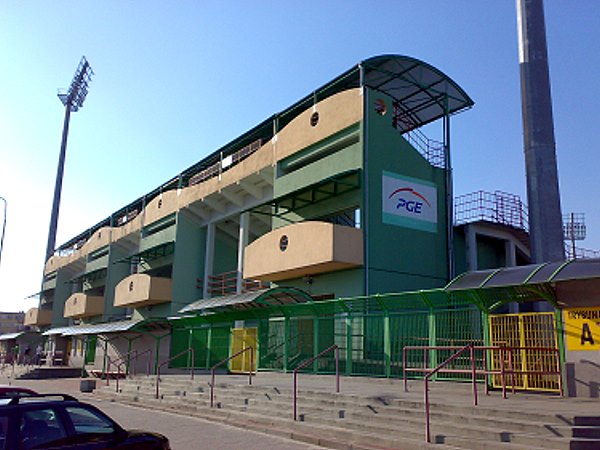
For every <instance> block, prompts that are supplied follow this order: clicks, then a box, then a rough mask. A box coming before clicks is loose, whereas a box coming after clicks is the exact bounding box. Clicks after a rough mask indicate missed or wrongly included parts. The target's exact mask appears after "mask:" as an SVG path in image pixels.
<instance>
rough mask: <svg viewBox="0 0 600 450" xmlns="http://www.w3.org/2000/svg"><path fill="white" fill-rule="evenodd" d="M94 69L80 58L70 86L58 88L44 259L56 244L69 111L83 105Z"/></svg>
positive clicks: (48, 256) (50, 253)
mask: <svg viewBox="0 0 600 450" xmlns="http://www.w3.org/2000/svg"><path fill="white" fill-rule="evenodd" d="M93 74H94V71H93V70H92V67H91V66H90V64H89V63H88V62H87V60H86V59H85V56H83V57H82V58H81V61H80V62H79V66H78V67H77V70H76V71H75V75H74V76H73V81H71V86H69V89H68V90H66V91H61V90H59V92H58V98H59V99H60V101H61V102H62V104H63V105H65V120H64V123H63V133H62V140H61V143H60V155H59V157H58V168H57V169H56V184H55V185H54V200H53V202H52V214H51V216H50V227H49V228H48V245H47V246H46V261H47V260H48V258H50V256H52V254H53V253H54V246H55V244H56V228H57V226H58V210H59V207H60V194H61V191H62V179H63V172H64V166H65V154H66V152H67V136H68V135H69V119H70V118H71V111H73V112H76V111H78V110H79V108H81V107H82V106H83V102H84V101H85V97H86V96H87V93H88V84H89V82H90V81H91V80H92V75H93Z"/></svg>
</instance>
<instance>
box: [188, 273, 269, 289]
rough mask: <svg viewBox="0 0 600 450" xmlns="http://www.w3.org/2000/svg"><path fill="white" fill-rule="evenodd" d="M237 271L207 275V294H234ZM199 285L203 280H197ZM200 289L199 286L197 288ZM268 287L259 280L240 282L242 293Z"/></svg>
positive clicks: (267, 284)
mask: <svg viewBox="0 0 600 450" xmlns="http://www.w3.org/2000/svg"><path fill="white" fill-rule="evenodd" d="M237 277H238V272H237V270H232V271H229V272H223V273H219V274H216V275H209V276H208V281H207V284H208V286H207V288H208V292H209V293H210V294H211V295H227V294H235V293H236V291H237ZM198 282H199V284H203V283H204V280H203V279H198ZM199 287H200V286H199ZM268 287H270V283H268V282H264V281H260V280H249V279H243V280H242V292H250V291H256V290H258V289H265V288H268Z"/></svg>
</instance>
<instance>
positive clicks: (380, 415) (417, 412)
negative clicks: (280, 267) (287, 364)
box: [122, 386, 564, 434]
mask: <svg viewBox="0 0 600 450" xmlns="http://www.w3.org/2000/svg"><path fill="white" fill-rule="evenodd" d="M176 388H177V389H175V388H173V389H162V390H161V392H162V393H163V394H162V395H163V396H172V395H174V396H177V395H188V396H189V397H190V398H195V399H197V398H199V397H201V396H203V395H206V396H208V395H209V389H205V388H204V387H202V386H186V388H187V389H190V388H192V389H196V390H194V391H192V392H190V391H189V390H187V391H186V390H183V389H182V387H181V386H176ZM236 391H237V392H231V390H230V389H225V388H224V387H222V388H221V389H219V390H218V391H217V390H216V392H217V393H216V395H215V400H216V402H220V403H222V404H223V405H226V404H233V405H236V404H242V403H244V404H246V405H248V406H250V405H260V404H261V403H263V402H265V403H268V404H270V407H276V408H278V409H282V410H285V409H287V408H289V409H291V405H292V399H291V395H286V394H285V393H281V392H280V391H277V392H275V391H273V390H265V389H262V390H260V389H255V390H252V389H244V391H243V395H240V394H239V393H238V392H239V389H236ZM260 391H264V392H265V393H264V397H261V396H260ZM122 392H124V393H125V392H135V393H136V394H138V395H139V396H144V395H148V396H153V395H154V388H152V389H148V390H146V389H140V388H139V387H136V386H124V387H123V390H122ZM257 394H259V395H258V396H257ZM324 397H326V398H324ZM369 400H370V399H362V398H355V399H354V398H353V399H348V398H347V397H346V396H343V395H331V396H323V395H322V393H305V395H304V396H302V397H301V398H300V400H299V411H303V410H305V409H311V408H312V409H313V410H314V409H317V410H319V411H320V410H329V411H333V413H334V414H337V413H338V411H340V410H342V411H344V412H345V413H346V414H348V415H350V414H354V415H355V416H360V418H361V420H379V421H385V420H387V421H390V422H393V421H397V420H398V419H399V416H401V417H402V419H403V420H408V419H410V418H411V417H415V418H416V420H418V421H421V422H422V420H423V405H422V404H419V403H415V402H408V404H406V402H403V403H399V402H378V401H377V399H375V401H369ZM371 400H372V399H371ZM395 405H397V406H395ZM436 406H437V405H433V406H432V418H434V419H437V420H443V419H445V418H449V419H453V418H454V417H456V416H457V415H459V414H460V415H462V422H465V423H469V424H473V425H479V426H492V427H497V426H498V425H507V426H510V425H511V424H512V429H513V431H519V432H533V431H535V429H537V428H538V427H540V426H542V425H543V426H553V427H554V428H557V427H560V426H563V425H564V422H562V421H560V420H559V419H556V418H554V417H552V416H550V418H551V419H555V420H552V421H551V423H548V422H543V420H544V419H548V418H549V417H548V415H541V414H539V415H525V414H524V415H523V416H522V417H520V418H519V419H520V421H518V422H517V421H515V418H516V417H511V418H510V419H507V418H504V417H503V415H504V414H503V413H502V414H500V416H499V415H498V414H497V412H496V411H494V410H486V409H484V408H482V407H478V408H462V409H457V408H450V409H449V412H445V411H444V410H445V409H446V410H448V408H437V407H436ZM443 406H445V405H443ZM257 407H258V406H257ZM440 409H441V410H440ZM525 420H526V421H525ZM532 423H533V424H532ZM555 434H556V433H555Z"/></svg>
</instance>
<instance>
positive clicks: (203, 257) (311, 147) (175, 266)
mask: <svg viewBox="0 0 600 450" xmlns="http://www.w3.org/2000/svg"><path fill="white" fill-rule="evenodd" d="M472 106H473V101H472V100H471V99H470V98H469V96H468V95H467V94H466V93H465V91H464V90H463V89H461V88H460V86H459V85H458V84H457V83H455V82H454V81H453V80H452V79H450V78H449V77H448V76H447V75H445V74H444V73H443V72H442V71H440V70H439V69H437V68H435V67H432V66H431V65H429V64H427V63H425V62H422V61H419V60H417V59H414V58H410V57H405V56H394V55H386V56H379V57H374V58H370V59H367V60H365V61H363V62H361V63H360V64H358V65H356V66H355V67H353V68H351V69H350V70H348V71H346V72H344V73H343V74H341V75H340V76H338V77H336V78H335V79H334V80H332V81H331V82H329V83H327V84H325V85H324V86H322V87H320V88H318V89H316V90H315V91H314V92H312V93H310V94H309V95H307V96H306V97H304V98H303V99H301V100H299V101H298V102H296V103H295V104H293V105H291V106H290V107H289V108H287V109H286V110H284V111H282V112H280V113H278V114H275V115H273V116H272V117H269V118H268V119H266V120H265V121H263V122H262V123H260V124H258V125H257V126H256V127H254V128H252V129H251V130H249V131H247V132H246V133H244V134H243V135H241V136H240V137H238V138H237V139H235V140H233V141H232V142H230V143H228V144H227V145H224V146H223V147H222V148H220V149H218V150H217V151H215V152H213V153H212V154H211V155H209V156H208V157H206V158H204V159H203V160H202V161H200V162H198V163H197V164H195V165H193V166H192V167H189V168H188V169H186V170H184V171H182V172H181V173H180V174H178V175H177V176H175V177H173V178H172V179H170V180H169V181H167V182H166V183H164V184H163V185H162V186H159V187H158V188H156V189H154V190H153V191H151V192H149V193H148V194H146V195H144V196H143V197H141V198H139V199H137V200H135V201H134V202H132V203H130V204H129V205H127V206H125V207H124V208H122V209H120V210H119V211H116V212H114V213H113V214H112V215H111V216H110V217H108V218H106V219H105V220H103V221H102V222H100V223H98V224H96V225H95V226H93V227H91V228H90V229H88V230H85V231H83V232H82V233H81V234H80V235H78V236H76V237H74V238H73V239H71V240H70V241H69V242H67V243H65V244H63V245H62V246H60V247H59V248H57V249H56V251H55V254H54V255H53V256H52V257H50V259H49V260H48V261H47V262H46V265H45V270H44V281H43V285H42V289H41V292H40V293H39V306H38V307H37V308H33V309H31V310H29V311H27V313H26V317H25V324H26V325H30V326H35V327H38V328H39V330H40V332H41V333H42V335H43V336H44V337H45V338H46V340H47V342H46V351H47V352H48V353H49V354H51V355H53V357H52V358H47V361H48V363H50V362H51V361H53V360H55V361H56V360H58V361H61V362H66V363H67V364H69V365H71V366H76V367H78V366H81V367H83V368H86V369H88V370H90V371H91V370H96V371H98V370H113V369H114V367H111V361H112V362H114V361H115V360H119V359H120V360H121V362H123V361H126V369H125V370H134V369H135V368H136V367H137V366H139V367H140V368H141V367H144V366H145V365H146V364H148V362H150V364H151V366H153V367H154V368H156V366H157V365H158V364H159V362H162V361H166V360H167V359H168V358H173V359H172V360H171V362H170V367H171V368H172V369H173V370H175V369H177V368H185V367H190V366H191V365H193V366H194V367H198V368H210V367H211V366H212V365H213V364H215V363H216V362H218V361H220V360H222V359H223V358H227V357H228V356H229V355H232V354H235V353H236V352H237V351H239V350H243V349H244V348H247V347H252V350H251V351H252V352H253V354H254V358H253V361H254V362H253V364H254V366H255V367H253V369H258V370H282V371H287V370H291V369H293V368H294V367H295V366H297V365H298V364H299V363H300V362H302V361H303V360H305V359H307V358H309V357H312V356H313V355H316V354H318V353H320V352H321V351H322V350H324V349H327V348H329V347H330V346H332V345H337V346H338V348H339V349H340V350H341V364H342V370H343V371H344V373H346V374H356V375H372V376H399V375H400V374H401V373H402V370H403V364H405V362H403V350H402V349H403V348H404V347H405V346H423V345H429V346H440V345H446V346H463V345H466V344H468V343H472V344H475V345H481V346H483V345H509V346H514V347H523V346H524V345H527V346H537V347H552V348H553V349H555V350H556V351H553V352H548V353H544V352H541V353H540V352H538V353H535V352H532V353H526V352H525V353H523V352H521V353H520V355H521V356H520V358H521V359H519V364H521V365H527V364H528V361H529V363H531V364H533V362H534V363H535V364H537V366H536V367H541V369H539V370H537V369H536V370H537V372H539V373H537V372H536V373H535V374H533V373H532V374H530V375H529V376H522V377H520V378H519V383H520V385H519V387H520V388H524V389H535V390H557V389H558V388H559V385H560V383H559V382H558V380H557V377H554V378H553V377H551V376H547V374H545V373H544V370H547V371H548V372H551V371H552V370H554V368H556V367H558V366H560V367H564V363H565V362H569V359H568V354H569V352H567V351H566V348H565V340H564V339H565V335H564V334H563V333H562V329H563V322H564V321H563V315H562V312H561V310H560V308H564V307H565V305H570V306H573V304H572V302H570V300H571V297H573V298H575V297H576V298H577V299H578V301H579V304H577V305H575V306H578V307H588V306H589V305H593V304H594V299H593V295H589V296H588V297H589V298H588V297H586V295H583V294H582V292H583V291H586V290H587V289H592V290H593V289H595V285H593V284H594V280H595V276H596V275H598V274H600V270H598V264H597V263H594V261H593V260H590V261H587V262H586V263H584V262H582V261H574V262H567V263H552V264H549V265H548V264H540V265H528V264H529V263H530V253H529V240H528V233H527V223H526V215H525V213H524V208H523V205H522V203H521V201H520V200H519V199H518V197H515V196H511V195H509V194H505V193H502V192H496V193H493V194H487V193H482V192H480V193H475V194H470V195H467V196H462V197H459V198H458V199H457V200H456V203H455V202H454V201H453V193H452V177H451V174H452V171H451V167H450V161H451V158H450V155H451V126H450V125H451V117H452V116H453V115H455V114H458V113H460V112H463V111H465V110H467V109H469V108H470V107H472ZM424 129H426V130H427V132H428V134H429V133H430V132H433V133H437V134H439V135H440V136H441V138H439V139H438V140H433V139H430V138H428V137H426V135H425V134H424V133H423V130H424ZM502 268H503V269H502ZM590 268H591V269H590ZM597 270H598V273H596V271H597ZM569 271H570V272H569ZM465 272H466V274H465V275H461V274H463V273H465ZM581 272H583V273H584V275H583V277H584V278H586V280H587V281H586V282H587V283H588V284H585V286H584V285H583V284H582V283H575V284H576V286H575V287H573V286H574V285H573V283H572V282H571V281H569V280H572V278H573V277H572V275H573V273H577V274H580V273H581ZM567 285H568V286H567ZM557 286H565V289H562V290H561V292H560V296H559V295H558V294H557V289H556V287H557ZM573 289H574V290H575V291H577V294H574V293H573V292H574V291H573ZM586 292H587V291H586ZM561 301H562V303H561ZM596 304H597V301H596ZM548 305H550V306H549V307H548ZM543 311H550V312H543ZM548 330H549V331H548ZM599 338H600V337H599ZM190 349H193V350H194V351H193V352H191V351H190ZM448 352H450V350H448V351H432V352H430V354H429V358H431V361H429V362H430V363H431V364H432V365H433V366H435V364H437V363H438V362H439V361H441V360H443V359H444V358H445V357H447V356H448V355H449V354H451V353H448ZM578 355H579V354H578V353H577V352H574V353H572V358H571V359H572V361H571V362H572V363H573V364H578V362H577V361H578V360H577V357H579V356H578ZM422 358H423V353H422V352H420V353H419V354H418V355H412V356H411V359H410V362H411V363H415V364H423V360H422ZM573 358H574V359H573ZM490 361H491V360H490ZM532 361H533V362H532ZM332 364H333V356H332V355H327V356H325V357H324V358H323V359H322V360H320V363H318V364H315V365H313V366H311V370H312V371H314V372H319V373H329V372H331V371H332V370H333V369H332ZM489 364H494V362H493V361H491V362H490V363H489ZM561 364H562V366H561ZM112 365H113V366H114V365H115V364H112ZM230 369H231V370H232V371H247V370H248V369H250V360H249V358H248V352H246V353H244V354H243V355H241V356H240V357H239V358H237V359H234V360H232V362H231V366H230ZM139 370H141V369H139ZM561 370H562V369H561ZM449 376H450V377H451V375H449ZM458 377H459V378H460V376H458Z"/></svg>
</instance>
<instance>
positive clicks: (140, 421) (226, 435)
mask: <svg viewBox="0 0 600 450" xmlns="http://www.w3.org/2000/svg"><path fill="white" fill-rule="evenodd" d="M168 376H172V377H186V378H187V377H189V375H168ZM7 381H8V380H7V379H6V377H3V376H2V373H0V383H6V382H7ZM196 381H197V382H199V383H201V384H206V385H208V383H209V381H210V376H209V375H208V374H206V373H200V374H197V375H196ZM216 381H217V387H216V389H217V390H218V388H219V383H220V382H225V381H227V383H240V384H241V383H243V384H246V383H248V377H247V376H242V375H218V376H217V380H216ZM79 383H80V380H79V379H62V380H61V379H54V380H39V381H38V380H18V381H17V383H15V384H19V385H23V386H28V387H32V388H33V389H36V390H38V391H40V392H66V393H72V394H75V395H76V396H77V397H81V398H85V399H86V400H87V401H90V402H92V403H95V404H97V405H98V406H99V407H100V408H101V409H103V410H104V411H106V412H107V413H108V414H109V415H111V416H112V417H114V418H115V419H116V420H117V421H118V422H120V423H121V424H122V425H123V426H124V427H126V428H143V429H147V430H154V431H158V432H161V433H163V434H165V435H167V436H168V437H169V439H170V440H171V443H172V446H173V449H174V450H194V449H239V448H243V449H245V450H255V449H256V450H258V449H261V450H262V449H265V448H269V449H271V448H272V449H282V450H296V449H298V450H301V449H317V448H319V447H315V446H311V445H306V444H302V443H299V442H295V441H291V440H286V439H283V438H278V437H273V436H268V435H264V434H261V433H256V432H251V431H247V430H242V429H239V428H235V427H229V426H227V425H223V424H218V423H213V422H207V421H204V420H202V419H197V418H192V417H187V416H179V415H174V414H170V413H164V412H158V411H148V410H144V409H141V408H135V407H128V406H123V405H118V404H115V403H111V402H107V401H99V400H96V399H94V397H93V396H91V395H89V394H82V393H80V392H79ZM113 383H114V382H113ZM253 385H255V386H269V387H278V388H281V389H286V390H287V389H291V388H292V375H291V374H281V373H274V372H261V373H259V374H258V376H256V377H254V378H253ZM303 389H311V390H316V391H329V392H334V389H335V378H334V377H333V376H325V375H307V374H301V375H300V376H299V394H300V396H301V395H302V390H303ZM341 392H342V393H344V394H356V395H361V396H369V397H387V398H390V397H397V398H403V399H414V400H417V401H422V398H423V384H422V382H420V381H410V382H409V390H408V392H404V386H403V383H402V380H398V379H383V378H363V377H342V378H341ZM478 396H479V404H480V405H481V406H493V407H494V408H502V409H506V410H514V411H553V412H554V413H556V414H558V413H562V414H571V415H572V414H577V415H593V416H597V415H598V411H600V399H598V398H561V397H559V396H558V395H557V394H538V393H535V394H534V393H523V392H520V393H519V392H518V393H516V394H512V393H510V392H509V394H508V398H507V399H503V398H502V395H501V392H500V391H493V392H492V393H491V395H487V396H486V395H485V394H484V392H483V388H482V386H481V385H478ZM430 399H431V402H432V404H433V406H432V407H433V408H435V404H436V403H444V404H450V405H472V404H473V391H472V385H471V384H470V383H443V382H436V383H431V384H430ZM290 413H291V405H290Z"/></svg>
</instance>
